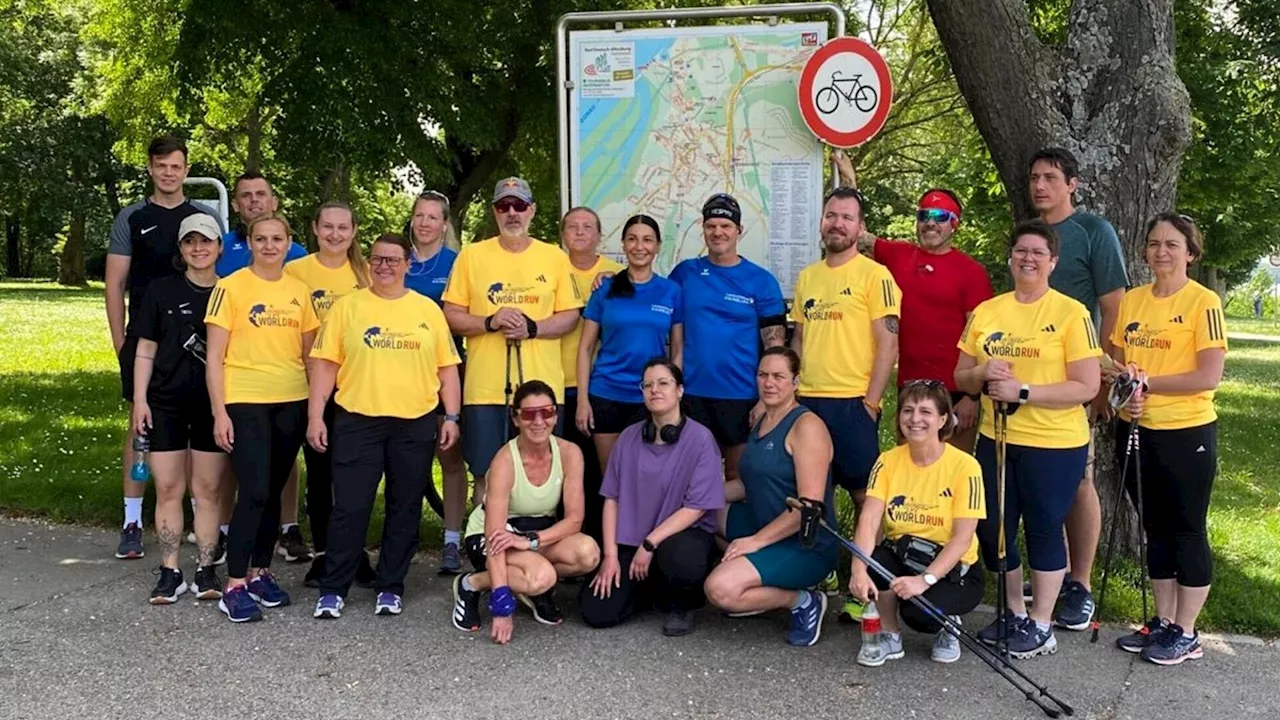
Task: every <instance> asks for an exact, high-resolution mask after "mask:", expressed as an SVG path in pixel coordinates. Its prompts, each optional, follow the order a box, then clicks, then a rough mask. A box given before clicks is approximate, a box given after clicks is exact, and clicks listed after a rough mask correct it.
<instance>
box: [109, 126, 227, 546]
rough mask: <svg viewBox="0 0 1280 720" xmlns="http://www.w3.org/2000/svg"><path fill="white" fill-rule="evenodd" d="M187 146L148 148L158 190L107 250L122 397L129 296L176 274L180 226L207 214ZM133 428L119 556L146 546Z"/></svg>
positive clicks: (128, 355) (132, 210)
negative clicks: (133, 470)
mask: <svg viewBox="0 0 1280 720" xmlns="http://www.w3.org/2000/svg"><path fill="white" fill-rule="evenodd" d="M187 170H188V165H187V146H186V144H185V143H184V142H183V141H182V140H180V139H178V138H175V137H172V136H168V135H165V136H161V137H158V138H156V139H155V140H152V141H151V144H150V145H149V146H148V147H147V172H148V173H149V174H150V175H151V182H152V185H153V186H154V190H153V192H152V194H151V196H150V197H148V198H147V199H145V200H143V201H141V202H137V203H134V204H132V205H130V206H128V207H126V208H125V209H124V210H121V211H120V214H119V215H117V216H116V220H115V223H114V224H113V225H112V227H111V240H110V245H109V246H108V248H107V272H106V275H107V278H106V280H107V281H106V296H107V325H108V326H109V327H110V329H111V345H112V347H113V348H114V349H115V352H116V355H117V357H118V358H119V359H120V383H121V396H122V397H123V398H124V399H125V401H127V402H132V400H133V356H134V349H135V348H136V346H137V340H136V338H130V333H129V326H128V324H127V323H126V315H125V309H126V307H125V297H126V295H127V296H128V298H129V303H128V308H129V310H130V314H132V310H133V309H134V308H141V307H142V305H141V302H142V296H143V293H144V292H145V291H146V289H147V285H148V284H150V283H151V281H152V280H155V279H157V278H161V277H165V276H168V275H174V274H177V272H178V271H177V269H176V267H175V266H174V259H175V258H176V257H177V256H178V227H179V226H180V225H181V223H182V221H183V219H184V218H186V217H187V216H188V215H191V214H192V213H197V212H205V210H203V209H202V208H200V207H197V206H196V205H194V204H192V203H191V202H189V201H188V200H187V199H186V197H185V195H184V194H183V190H182V183H183V181H185V180H186V179H187ZM132 445H133V431H132V430H130V431H129V432H128V433H127V435H126V437H125V443H124V460H123V463H122V464H123V473H122V474H123V483H124V515H125V517H124V529H123V530H122V531H121V532H120V546H119V547H118V548H117V550H116V557H118V558H121V559H134V558H140V557H142V556H143V555H145V552H144V550H143V547H142V497H143V494H144V493H145V491H146V484H145V483H141V482H134V481H133V480H132V479H130V477H129V464H130V454H131V452H132Z"/></svg>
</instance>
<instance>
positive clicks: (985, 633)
mask: <svg viewBox="0 0 1280 720" xmlns="http://www.w3.org/2000/svg"><path fill="white" fill-rule="evenodd" d="M1018 623H1019V619H1018V617H1017V616H1016V615H1014V614H1013V611H1012V610H1006V611H1005V613H1004V625H1008V626H1009V632H1008V633H1007V636H1008V637H1009V638H1012V637H1013V632H1014V629H1015V628H1017V627H1018ZM1002 629H1003V627H1002V625H1001V623H1000V618H999V617H997V618H996V619H995V620H992V621H991V624H989V625H987V626H986V627H984V628H982V629H981V630H979V631H978V639H979V640H981V641H982V642H983V643H985V644H987V645H995V644H996V643H997V642H999V641H1000V637H1001V634H1002V633H1001V630H1002Z"/></svg>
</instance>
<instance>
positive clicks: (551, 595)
mask: <svg viewBox="0 0 1280 720" xmlns="http://www.w3.org/2000/svg"><path fill="white" fill-rule="evenodd" d="M519 598H520V602H522V603H524V604H525V605H527V606H528V607H529V609H530V610H532V611H533V619H534V620H537V621H538V622H540V623H542V624H543V625H559V624H560V623H562V622H564V613H562V612H560V606H558V605H556V591H555V588H552V589H550V590H548V591H546V592H544V593H542V594H541V595H537V596H534V597H532V598H530V597H529V596H528V595H520V596H519Z"/></svg>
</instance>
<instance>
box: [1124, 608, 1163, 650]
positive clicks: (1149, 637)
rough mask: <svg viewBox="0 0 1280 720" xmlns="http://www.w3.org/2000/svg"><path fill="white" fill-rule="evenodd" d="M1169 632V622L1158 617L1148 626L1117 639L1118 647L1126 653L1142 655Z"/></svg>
mask: <svg viewBox="0 0 1280 720" xmlns="http://www.w3.org/2000/svg"><path fill="white" fill-rule="evenodd" d="M1168 630H1169V621H1168V620H1165V619H1164V618H1162V617H1160V616H1159V615H1157V616H1156V617H1153V618H1151V619H1150V620H1148V621H1147V624H1146V625H1143V626H1142V627H1140V628H1138V629H1137V630H1135V631H1133V632H1131V633H1129V634H1128V635H1125V636H1124V637H1119V638H1116V647H1118V648H1120V649H1121V650H1124V651H1125V652H1131V653H1140V652H1142V651H1143V650H1146V649H1147V646H1148V645H1151V644H1153V643H1155V642H1156V641H1157V640H1159V639H1160V636H1161V635H1163V634H1164V633H1166V632H1168Z"/></svg>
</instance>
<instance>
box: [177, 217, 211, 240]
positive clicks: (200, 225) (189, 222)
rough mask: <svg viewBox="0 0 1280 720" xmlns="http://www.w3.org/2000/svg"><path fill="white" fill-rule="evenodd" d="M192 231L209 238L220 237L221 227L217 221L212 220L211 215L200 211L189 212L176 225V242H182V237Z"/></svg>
mask: <svg viewBox="0 0 1280 720" xmlns="http://www.w3.org/2000/svg"><path fill="white" fill-rule="evenodd" d="M193 232H198V233H200V234H201V235H203V236H205V237H207V238H209V239H210V240H220V239H222V229H221V228H219V227H218V221H217V220H214V219H213V216H212V215H207V214H205V213H202V212H197V213H191V214H190V215H188V216H186V217H185V218H183V219H182V224H181V225H179V226H178V242H182V238H184V237H186V236H187V234H188V233H193Z"/></svg>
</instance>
